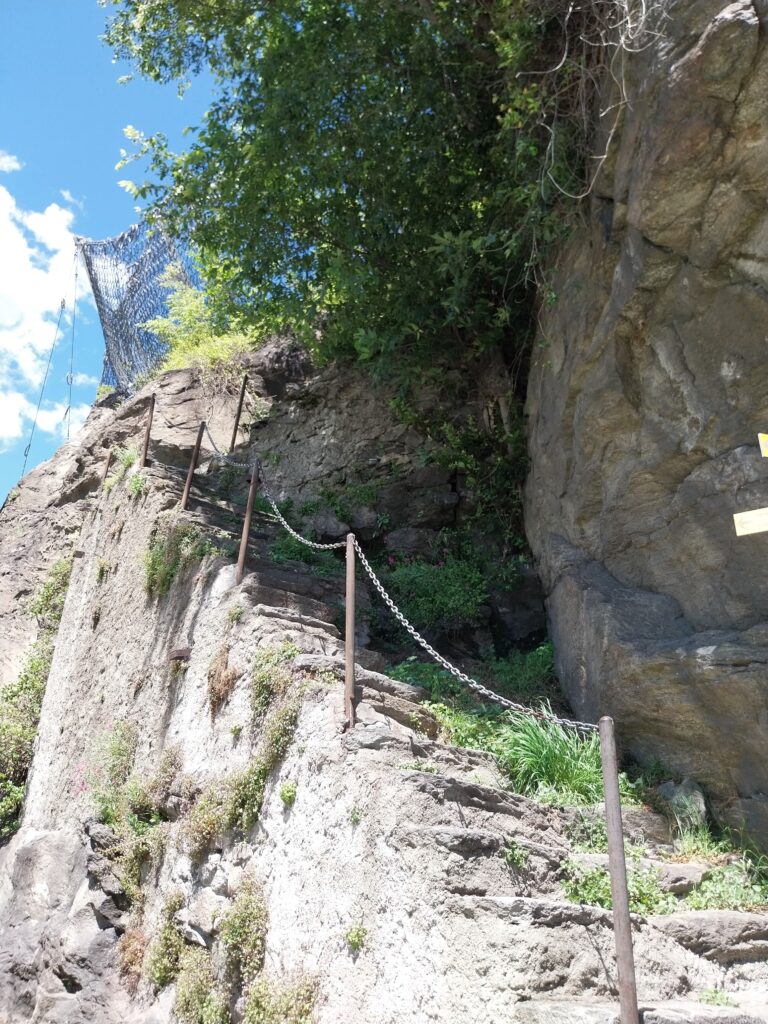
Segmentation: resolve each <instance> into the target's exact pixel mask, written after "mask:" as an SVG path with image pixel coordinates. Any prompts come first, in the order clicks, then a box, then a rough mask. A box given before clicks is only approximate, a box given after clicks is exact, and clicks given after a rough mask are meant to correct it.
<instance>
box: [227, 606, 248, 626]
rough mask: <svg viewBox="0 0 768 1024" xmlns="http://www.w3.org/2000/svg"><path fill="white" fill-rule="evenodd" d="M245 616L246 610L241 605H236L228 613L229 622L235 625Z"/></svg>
mask: <svg viewBox="0 0 768 1024" xmlns="http://www.w3.org/2000/svg"><path fill="white" fill-rule="evenodd" d="M243 615H245V608H244V607H243V606H242V605H241V604H234V605H232V607H231V608H230V609H229V611H228V612H227V621H228V622H231V623H233V624H234V623H237V622H239V621H240V620H241V619H242V617H243Z"/></svg>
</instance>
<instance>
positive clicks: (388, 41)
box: [102, 0, 563, 368]
mask: <svg viewBox="0 0 768 1024" xmlns="http://www.w3.org/2000/svg"><path fill="white" fill-rule="evenodd" d="M102 2H103V3H105V4H106V3H107V0H102ZM110 5H111V6H112V7H113V8H114V10H113V16H112V19H111V21H110V24H109V26H108V30H107V35H106V39H107V42H108V43H109V44H110V45H111V46H112V48H113V49H114V51H115V53H116V54H117V55H118V56H119V57H121V58H127V59H128V60H131V61H133V63H134V64H135V66H136V67H137V69H138V70H139V71H140V72H141V73H142V74H144V75H146V76H148V77H150V78H152V79H155V80H159V81H163V82H168V81H173V80H175V81H178V82H180V83H181V87H183V84H184V82H185V80H186V79H187V78H188V76H190V75H194V74H195V73H197V72H198V71H200V70H201V69H208V70H210V71H211V72H212V73H213V76H214V79H215V82H216V84H217V87H216V95H215V99H214V101H213V103H212V106H211V108H210V110H209V111H208V113H207V114H206V116H205V119H204V123H203V124H202V125H201V126H200V127H199V128H198V129H196V130H195V131H194V132H193V134H192V136H191V139H192V141H191V145H190V147H189V149H188V150H187V151H186V152H183V153H179V154H176V153H173V152H171V150H170V149H169V147H168V144H167V141H166V139H165V138H164V137H163V136H162V135H156V136H154V137H152V138H144V137H143V136H142V135H141V133H139V132H137V131H135V130H133V129H131V130H130V131H129V138H131V139H132V140H133V141H134V143H135V144H136V145H137V149H138V153H137V154H136V155H144V156H148V157H149V159H150V167H151V173H152V178H153V180H152V182H151V183H143V184H139V185H131V183H127V184H128V185H129V187H131V188H132V189H133V191H134V193H135V194H136V195H137V196H139V197H141V198H144V199H147V200H149V203H150V207H151V209H152V210H153V212H154V213H155V214H156V215H158V216H162V217H163V218H164V220H165V223H166V224H167V225H168V227H169V228H170V230H171V231H172V232H173V233H175V234H177V235H181V236H186V237H188V238H189V239H190V240H191V242H192V243H193V244H194V246H195V247H196V249H197V250H198V252H199V254H200V259H201V263H202V268H203V271H204V274H205V276H206V278H207V281H208V284H209V287H210V288H211V290H212V293H213V295H214V298H215V299H216V300H217V303H218V306H219V308H220V309H221V308H223V309H224V310H225V311H226V312H228V313H229V314H230V315H232V314H233V313H234V314H235V315H237V316H239V317H241V318H243V319H244V320H246V321H248V322H249V323H251V324H252V325H255V326H256V327H257V328H258V329H259V330H263V331H265V332H266V331H275V330H283V329H285V328H286V327H290V328H291V329H292V330H293V331H294V332H295V333H296V334H297V335H298V336H299V337H300V338H302V339H303V340H305V341H308V342H309V343H311V344H313V345H314V346H315V347H316V348H318V347H319V348H320V350H321V351H322V352H323V353H324V354H325V355H327V356H328V357H338V356H344V357H345V356H355V357H357V358H359V359H362V360H374V359H378V358H381V357H384V358H385V359H386V360H387V364H388V366H389V367H390V368H395V367H397V368H402V367H405V366H407V364H410V365H413V364H414V363H417V364H419V365H420V366H422V367H428V366H429V365H430V364H431V362H432V360H433V359H434V356H435V353H436V352H439V354H440V356H441V357H442V358H443V359H446V360H453V361H456V360H457V359H458V360H463V359H466V357H467V356H472V355H477V353H478V352H480V351H482V350H483V349H487V348H489V347H491V346H494V345H496V344H498V343H501V342H505V341H506V342H509V341H510V339H511V342H512V344H513V345H515V344H518V343H521V342H522V340H523V335H524V334H525V332H526V330H527V323H528V299H527V296H526V286H525V281H526V278H527V277H528V261H529V258H530V256H531V253H532V252H533V251H535V250H536V247H537V245H538V244H539V243H540V241H541V239H542V237H546V236H549V235H550V234H552V233H553V232H554V231H555V230H556V222H555V219H554V217H553V216H552V214H551V213H550V212H549V205H550V199H551V196H550V195H549V194H548V193H547V189H546V188H545V187H544V186H543V185H542V184H541V182H542V181H546V180H547V178H546V176H545V175H543V174H542V164H543V162H544V160H545V152H546V160H547V161H549V165H550V166H551V165H552V162H553V160H554V161H555V162H557V159H558V157H557V154H555V155H554V157H553V151H552V140H551V137H550V135H549V133H547V132H546V131H545V130H543V129H542V127H541V124H540V121H541V114H542V111H543V109H544V108H545V107H546V106H547V103H548V97H547V90H548V88H549V86H548V84H547V83H548V82H549V79H548V78H546V77H543V78H536V77H530V76H529V77H525V76H524V77H522V78H519V77H517V76H516V73H517V72H518V71H521V70H523V69H525V68H526V67H528V66H529V64H530V62H531V60H532V58H533V56H534V55H535V54H537V53H538V54H539V56H541V54H540V50H541V47H542V40H543V39H544V38H545V37H546V36H547V32H548V31H550V30H551V31H555V29H553V24H554V23H555V22H556V21H557V19H556V18H554V19H553V18H552V16H551V15H552V11H555V12H557V11H559V7H560V6H562V5H558V4H557V3H556V2H554V0H552V2H551V3H550V4H549V5H540V4H534V3H533V2H532V0H484V2H479V3H467V2H465V0H352V2H342V0H274V2H270V3H268V4H266V3H258V2H255V3H254V0H197V2H195V3H189V2H188V0H167V2H164V3H157V2H156V0H111V4H110ZM547 9H549V13H546V10H547ZM561 13H562V12H561ZM545 59H546V58H545ZM559 137H560V136H558V138H559ZM560 177H561V178H562V177H563V175H560Z"/></svg>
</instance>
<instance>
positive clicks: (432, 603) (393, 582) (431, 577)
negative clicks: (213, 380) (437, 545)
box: [384, 554, 488, 632]
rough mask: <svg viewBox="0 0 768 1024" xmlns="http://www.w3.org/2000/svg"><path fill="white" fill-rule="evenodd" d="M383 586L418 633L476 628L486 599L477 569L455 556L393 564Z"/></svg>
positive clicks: (485, 589) (484, 589) (413, 559)
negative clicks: (425, 630) (421, 631)
mask: <svg viewBox="0 0 768 1024" xmlns="http://www.w3.org/2000/svg"><path fill="white" fill-rule="evenodd" d="M384 584H385V587H386V588H387V589H388V590H389V592H390V594H391V595H392V597H393V598H394V600H395V603H396V604H398V605H400V607H401V608H402V610H403V612H404V614H405V617H406V618H407V619H409V620H410V621H411V622H412V623H413V625H414V626H416V628H417V629H433V630H438V631H441V632H455V631H457V630H459V629H461V628H462V627H464V626H476V625H478V624H479V623H480V622H481V621H482V613H481V609H482V607H483V605H484V604H485V602H486V601H487V599H488V591H487V586H486V580H485V577H484V575H483V573H482V571H481V570H480V568H479V566H478V565H477V564H476V563H475V562H473V561H472V560H470V559H466V558H462V557H460V556H458V555H451V554H448V555H445V557H444V558H443V559H442V560H441V561H438V562H434V563H431V562H425V561H419V560H417V559H415V558H406V559H403V560H402V561H397V560H395V561H394V564H391V565H390V568H389V572H387V573H386V574H385V581H384Z"/></svg>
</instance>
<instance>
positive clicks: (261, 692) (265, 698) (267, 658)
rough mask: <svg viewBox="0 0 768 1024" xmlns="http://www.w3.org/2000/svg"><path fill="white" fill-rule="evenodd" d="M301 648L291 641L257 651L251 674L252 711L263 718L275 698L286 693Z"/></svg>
mask: <svg viewBox="0 0 768 1024" xmlns="http://www.w3.org/2000/svg"><path fill="white" fill-rule="evenodd" d="M298 653H299V648H298V647H297V646H296V645H295V644H292V643H291V642H290V641H286V642H285V643H282V644H279V645H273V646H270V647H263V648H261V650H259V651H257V653H256V658H255V660H254V663H253V669H252V672H251V711H252V712H253V716H254V718H256V719H259V718H263V716H264V715H265V714H266V713H267V711H268V709H269V706H270V704H271V703H272V701H273V699H274V698H275V697H279V696H281V695H282V694H283V693H285V691H286V689H287V688H288V685H289V684H290V682H291V669H290V665H289V662H291V661H292V660H293V659H294V658H295V657H296V656H297V654H298Z"/></svg>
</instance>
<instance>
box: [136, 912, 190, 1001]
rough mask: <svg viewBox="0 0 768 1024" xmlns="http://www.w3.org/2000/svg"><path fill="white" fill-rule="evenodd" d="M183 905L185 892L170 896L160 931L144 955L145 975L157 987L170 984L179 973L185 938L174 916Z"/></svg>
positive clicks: (163, 913)
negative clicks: (180, 932)
mask: <svg viewBox="0 0 768 1024" xmlns="http://www.w3.org/2000/svg"><path fill="white" fill-rule="evenodd" d="M183 906H184V895H183V893H181V892H173V893H171V894H170V895H169V896H168V898H167V899H166V901H165V904H164V906H163V912H162V917H161V923H160V931H159V932H158V934H157V936H156V937H155V938H154V940H153V941H152V942H151V944H150V946H149V948H148V949H147V952H146V955H145V957H144V967H143V972H144V977H145V978H147V979H148V980H149V981H151V982H152V984H153V985H154V986H155V988H165V986H166V985H170V983H171V982H172V981H173V980H174V979H175V978H176V976H177V975H178V973H179V963H180V960H181V954H182V950H183V949H184V940H183V939H182V937H181V935H180V934H179V931H178V929H177V928H176V925H175V923H174V920H173V916H174V914H175V913H176V911H177V910H181V908H182V907H183Z"/></svg>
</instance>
